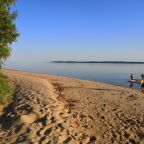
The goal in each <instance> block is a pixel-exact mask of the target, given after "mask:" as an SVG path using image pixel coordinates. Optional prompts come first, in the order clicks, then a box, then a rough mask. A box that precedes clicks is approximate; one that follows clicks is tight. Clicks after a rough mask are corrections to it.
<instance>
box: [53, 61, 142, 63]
mask: <svg viewBox="0 0 144 144" xmlns="http://www.w3.org/2000/svg"><path fill="white" fill-rule="evenodd" d="M51 63H104V64H106V63H107V64H144V62H138V61H135V62H133V61H51Z"/></svg>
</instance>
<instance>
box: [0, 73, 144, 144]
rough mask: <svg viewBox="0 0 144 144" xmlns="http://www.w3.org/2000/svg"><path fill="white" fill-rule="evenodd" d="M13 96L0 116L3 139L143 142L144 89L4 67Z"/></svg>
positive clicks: (20, 140)
mask: <svg viewBox="0 0 144 144" xmlns="http://www.w3.org/2000/svg"><path fill="white" fill-rule="evenodd" d="M3 73H4V74H6V75H7V76H8V77H9V79H10V80H11V81H12V82H13V84H14V86H15V90H14V93H13V101H12V103H11V104H10V105H8V107H6V108H5V109H4V111H3V114H2V115H1V116H0V140H1V142H2V143H10V142H11V143H20V142H25V143H44V144H46V143H55V144H59V143H68V144H75V143H78V142H79V143H80V142H82V143H91V144H94V143H96V144H106V143H139V144H142V143H144V127H143V124H144V108H143V103H144V94H142V93H141V92H140V91H136V90H133V89H129V88H124V87H120V86H114V85H110V84H104V83H99V82H93V81H87V80H80V79H75V78H67V77H60V76H51V75H46V74H35V73H28V72H20V71H12V70H3Z"/></svg>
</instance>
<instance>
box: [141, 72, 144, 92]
mask: <svg viewBox="0 0 144 144" xmlns="http://www.w3.org/2000/svg"><path fill="white" fill-rule="evenodd" d="M141 78H142V79H141V81H140V83H141V91H142V92H143V93H144V74H141Z"/></svg>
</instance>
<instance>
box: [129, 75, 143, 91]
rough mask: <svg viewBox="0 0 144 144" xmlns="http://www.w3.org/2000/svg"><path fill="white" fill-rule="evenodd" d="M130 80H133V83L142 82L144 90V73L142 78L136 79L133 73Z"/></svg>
mask: <svg viewBox="0 0 144 144" xmlns="http://www.w3.org/2000/svg"><path fill="white" fill-rule="evenodd" d="M129 82H131V84H133V83H136V82H137V83H140V84H141V91H142V92H144V74H141V80H137V79H135V77H134V74H131V75H130V80H129ZM131 86H132V85H131ZM131 86H130V87H131Z"/></svg>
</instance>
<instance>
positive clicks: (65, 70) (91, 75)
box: [6, 62, 144, 89]
mask: <svg viewBox="0 0 144 144" xmlns="http://www.w3.org/2000/svg"><path fill="white" fill-rule="evenodd" d="M6 68H10V69H15V70H23V71H28V72H35V73H45V74H52V75H59V76H67V77H75V78H80V79H86V80H93V81H100V82H105V83H111V84H115V85H121V86H125V87H130V83H129V82H128V79H129V77H130V74H131V73H134V74H135V77H136V79H140V78H141V77H140V75H141V73H144V64H98V63H97V64H85V63H83V64H81V63H75V64H74V63H73V64H66V63H47V62H41V63H36V64H26V65H16V64H15V65H14V64H13V65H7V66H6ZM134 88H137V89H139V88H140V85H139V84H134Z"/></svg>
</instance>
